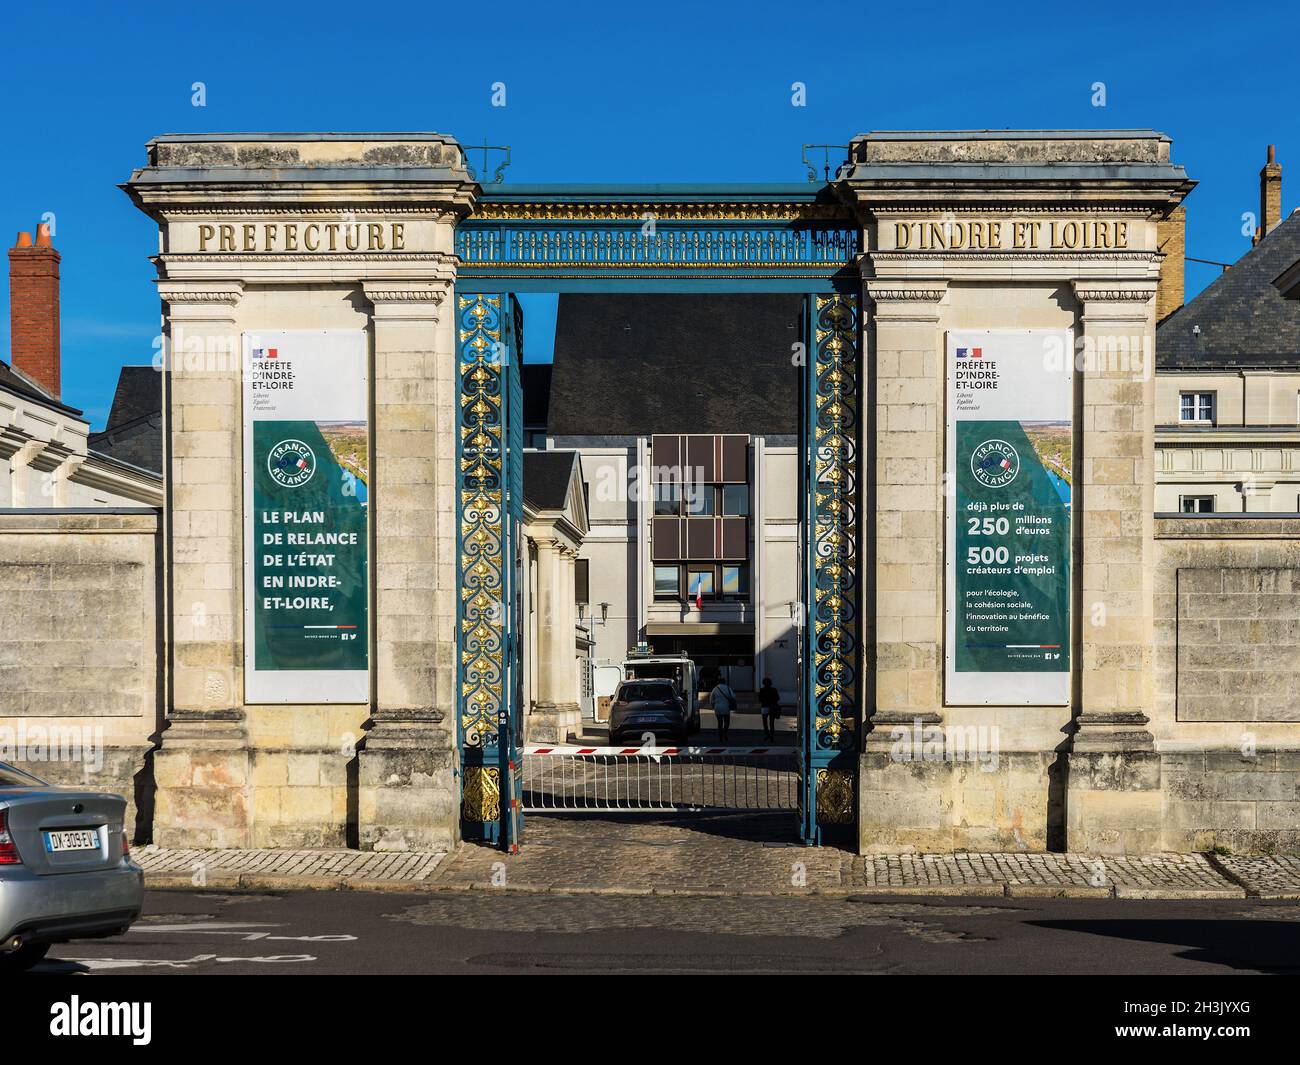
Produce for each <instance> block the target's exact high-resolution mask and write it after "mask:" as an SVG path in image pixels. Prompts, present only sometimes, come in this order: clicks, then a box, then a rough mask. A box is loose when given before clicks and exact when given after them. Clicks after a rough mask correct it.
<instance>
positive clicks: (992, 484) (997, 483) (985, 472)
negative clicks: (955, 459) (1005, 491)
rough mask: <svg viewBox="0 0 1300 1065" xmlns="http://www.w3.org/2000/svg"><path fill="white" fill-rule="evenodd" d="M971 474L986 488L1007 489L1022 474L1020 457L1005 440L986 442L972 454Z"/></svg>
mask: <svg viewBox="0 0 1300 1065" xmlns="http://www.w3.org/2000/svg"><path fill="white" fill-rule="evenodd" d="M970 472H971V473H973V474H974V475H975V480H977V481H979V483H980V484H982V485H983V486H984V487H985V488H1005V487H1006V486H1007V485H1009V484H1010V483H1011V482H1012V481H1014V480H1015V479H1016V474H1018V473H1019V472H1020V456H1019V455H1018V454H1016V449H1015V448H1013V447H1012V446H1011V445H1010V444H1008V443H1007V442H1006V441H1005V440H985V441H984V443H982V444H980V445H979V446H978V447H976V448H975V450H974V451H972V452H971V456H970Z"/></svg>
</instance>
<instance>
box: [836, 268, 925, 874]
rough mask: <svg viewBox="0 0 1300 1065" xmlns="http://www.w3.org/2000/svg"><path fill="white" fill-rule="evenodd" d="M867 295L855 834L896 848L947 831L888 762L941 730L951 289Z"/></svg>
mask: <svg viewBox="0 0 1300 1065" xmlns="http://www.w3.org/2000/svg"><path fill="white" fill-rule="evenodd" d="M866 296H867V299H866V301H864V306H865V307H866V308H867V317H868V322H867V324H866V328H864V331H863V332H864V337H866V344H867V352H866V357H864V359H863V360H862V366H863V382H862V386H863V387H862V392H863V396H864V402H863V442H864V448H865V454H864V456H863V468H864V470H865V469H870V471H871V472H870V475H869V480H867V483H868V484H870V485H872V486H874V508H872V506H871V503H870V502H869V501H868V498H864V499H863V513H864V514H865V515H867V516H866V517H865V518H864V521H863V539H864V545H863V551H862V604H863V609H862V615H863V639H864V641H867V640H871V633H872V630H873V621H872V617H873V605H874V656H872V657H874V665H875V668H874V670H871V669H869V668H864V672H863V687H864V696H863V698H864V703H865V706H864V710H865V712H864V719H866V718H868V717H869V721H870V726H869V727H870V729H871V731H870V732H869V733H868V734H867V736H866V739H865V742H864V743H863V751H862V755H861V758H860V763H859V771H858V790H859V803H858V811H859V812H858V818H859V825H858V832H859V837H860V839H861V840H863V841H870V845H871V846H874V847H879V848H882V849H894V848H900V847H901V848H905V847H908V846H911V845H912V844H913V841H914V840H915V839H916V838H918V837H917V835H916V834H917V833H918V832H919V833H920V834H921V835H922V836H924V835H925V834H926V833H929V832H931V831H936V830H938V829H939V828H940V824H941V817H940V809H939V806H940V800H939V799H938V798H937V796H936V795H935V793H933V792H931V791H928V790H926V791H916V790H913V791H909V790H908V789H907V788H901V787H900V785H899V782H898V780H897V779H896V777H895V773H896V772H897V771H899V770H900V769H901V770H903V771H904V772H906V771H907V767H906V766H897V765H895V764H894V763H893V760H892V757H891V754H890V748H891V746H892V743H893V736H894V732H895V730H896V729H898V728H906V729H907V730H909V731H910V730H911V729H912V728H913V725H914V722H916V721H918V720H919V721H921V722H922V724H924V725H937V724H939V723H940V722H942V720H943V618H944V614H943V550H944V540H943V528H944V527H943V505H944V486H943V473H942V471H943V454H944V435H943V434H944V423H943V413H942V412H943V409H944V376H943V365H942V359H941V352H942V350H943V345H942V342H941V337H940V334H939V332H938V327H939V320H940V316H941V315H942V313H943V311H942V308H943V305H944V303H945V297H946V296H947V282H946V281H942V280H920V281H916V282H910V281H907V282H900V281H897V280H891V281H889V282H884V281H868V282H866ZM868 374H872V375H874V381H873V382H868V380H867V375H868ZM868 397H869V398H870V399H871V400H873V402H872V403H871V404H870V405H869V404H868V402H867V399H868ZM868 463H870V464H871V465H870V466H868ZM872 509H874V521H873V516H872ZM873 525H874V533H873V528H872V526H873ZM873 540H874V562H873V561H872V552H871V550H870V547H869V545H870V544H871V543H872V542H873ZM864 666H865V663H864ZM891 770H892V772H891ZM931 845H933V844H931Z"/></svg>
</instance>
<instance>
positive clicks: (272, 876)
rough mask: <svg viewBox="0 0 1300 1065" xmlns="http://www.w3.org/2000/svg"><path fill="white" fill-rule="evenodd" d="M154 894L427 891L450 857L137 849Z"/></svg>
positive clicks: (432, 854)
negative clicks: (215, 890) (192, 890)
mask: <svg viewBox="0 0 1300 1065" xmlns="http://www.w3.org/2000/svg"><path fill="white" fill-rule="evenodd" d="M131 857H132V859H133V860H134V861H135V862H136V864H138V865H139V866H140V867H141V868H142V869H143V870H144V871H145V883H146V885H147V886H148V887H151V888H190V887H194V888H213V887H216V888H245V889H249V890H271V889H280V888H294V889H312V888H316V889H324V890H330V889H333V890H341V889H343V888H352V889H367V890H370V889H376V888H378V889H382V890H389V891H392V890H416V889H420V888H425V889H427V888H428V886H429V877H430V875H431V874H432V873H433V871H434V870H435V869H436V868H437V867H438V863H439V862H441V861H442V860H443V859H444V858H445V857H446V854H445V853H443V852H428V853H426V852H420V851H406V852H393V851H353V850H306V851H290V850H215V849H213V850H178V849H164V848H161V847H153V846H149V847H139V848H137V849H136V850H134V851H132V852H131Z"/></svg>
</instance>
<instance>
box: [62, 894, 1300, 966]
mask: <svg viewBox="0 0 1300 1065" xmlns="http://www.w3.org/2000/svg"><path fill="white" fill-rule="evenodd" d="M731 972H737V973H877V974H903V973H943V974H994V973H1007V974H1025V973H1044V974H1125V975H1137V974H1174V975H1177V974H1184V975H1193V974H1218V975H1224V974H1238V973H1240V974H1248V973H1296V972H1300V904H1297V903H1294V902H1258V901H1248V900H1219V901H1195V902H1192V901H1188V902H1137V901H1118V900H1092V899H1051V900H1038V899H1000V898H970V899H961V898H898V897H888V898H885V897H872V896H858V897H852V898H829V897H815V896H810V897H803V898H771V897H767V898H753V897H750V898H735V897H732V898H689V897H687V898H682V897H627V896H607V895H606V896H601V895H575V896H560V895H541V894H525V893H522V892H512V891H509V890H505V889H503V890H500V891H491V890H482V891H472V892H442V893H430V894H372V893H360V892H355V893H354V892H290V893H285V894H281V895H265V894H224V893H200V892H180V891H153V892H150V893H149V895H148V897H147V901H146V904H145V913H144V915H143V917H142V918H141V920H140V922H139V924H137V925H136V927H135V928H133V929H132V930H131V931H130V932H129V933H127V934H126V935H125V936H120V937H118V938H115V939H110V940H88V941H82V942H77V943H69V944H65V945H62V946H59V947H57V948H55V950H54V951H53V952H52V953H51V955H50V957H49V958H48V959H47V960H46V961H45V962H44V963H43V964H42V965H41V966H40V967H39V968H38V969H37V970H36V973H39V974H46V975H62V974H84V975H90V976H94V975H97V974H101V973H112V974H115V975H130V974H157V973H166V974H176V975H189V974H217V975H229V976H238V975H244V974H268V973H317V974H329V973H342V974H371V973H375V974H378V973H457V974H458V973H523V974H529V973H531V974H548V973H550V974H556V973H731Z"/></svg>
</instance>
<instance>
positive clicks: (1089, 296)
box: [1066, 281, 1161, 853]
mask: <svg viewBox="0 0 1300 1065" xmlns="http://www.w3.org/2000/svg"><path fill="white" fill-rule="evenodd" d="M1074 291H1075V295H1076V297H1077V298H1078V300H1079V304H1080V321H1081V324H1082V329H1081V336H1080V338H1079V340H1080V342H1081V343H1080V346H1079V347H1078V354H1079V362H1078V363H1077V365H1080V364H1081V367H1080V372H1079V379H1080V386H1081V391H1082V401H1083V410H1082V415H1083V417H1082V433H1081V437H1080V440H1081V444H1080V455H1079V457H1078V459H1077V464H1078V466H1079V468H1080V470H1081V475H1082V476H1081V485H1080V487H1081V489H1082V491H1081V492H1080V493H1078V495H1076V497H1075V498H1074V501H1073V506H1074V512H1075V525H1076V536H1077V537H1079V543H1078V558H1079V560H1080V565H1079V571H1080V574H1079V581H1078V584H1077V585H1076V589H1077V595H1078V600H1077V606H1076V607H1075V615H1076V617H1077V619H1078V624H1079V627H1080V630H1081V632H1080V641H1079V648H1080V662H1079V667H1078V683H1079V690H1078V700H1077V702H1078V706H1079V713H1078V716H1077V717H1076V719H1075V725H1076V727H1077V732H1076V733H1075V735H1074V737H1073V744H1072V750H1071V752H1070V754H1069V781H1068V788H1067V796H1066V833H1067V845H1068V846H1069V848H1070V849H1071V850H1075V851H1093V852H1107V853H1131V852H1135V851H1141V850H1152V849H1155V848H1157V847H1158V845H1159V825H1160V815H1161V813H1160V812H1161V799H1160V790H1159V789H1160V761H1159V756H1158V755H1157V754H1156V753H1155V743H1154V739H1153V737H1152V735H1151V732H1150V731H1148V729H1147V725H1148V724H1149V721H1150V719H1149V718H1148V717H1147V713H1146V711H1147V710H1148V709H1150V707H1151V706H1152V705H1153V700H1154V654H1155V650H1154V648H1155V622H1154V599H1153V594H1154V573H1155V564H1154V563H1155V560H1154V552H1155V541H1154V533H1155V517H1154V514H1155V477H1154V468H1153V463H1154V455H1155V365H1154V344H1153V338H1154V329H1155V322H1154V304H1153V302H1152V297H1153V296H1154V295H1155V285H1154V283H1151V282H1146V281H1124V282H1120V281H1114V282H1112V281H1096V282H1094V281H1088V282H1082V281H1076V282H1075V283H1074Z"/></svg>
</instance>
